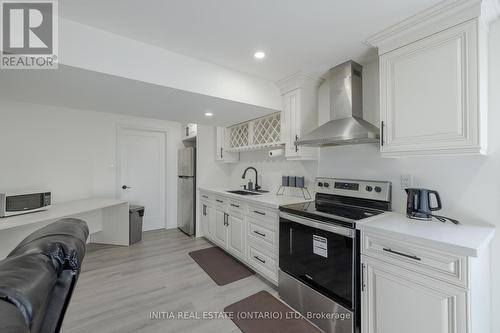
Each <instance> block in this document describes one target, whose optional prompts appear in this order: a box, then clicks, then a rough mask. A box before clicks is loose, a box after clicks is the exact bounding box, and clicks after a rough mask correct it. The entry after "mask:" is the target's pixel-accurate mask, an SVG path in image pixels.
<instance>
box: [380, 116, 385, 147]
mask: <svg viewBox="0 0 500 333" xmlns="http://www.w3.org/2000/svg"><path fill="white" fill-rule="evenodd" d="M384 126H385V123H384V121H382V122H381V123H380V145H381V146H383V145H384Z"/></svg>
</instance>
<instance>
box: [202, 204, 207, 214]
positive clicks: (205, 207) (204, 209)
mask: <svg viewBox="0 0 500 333" xmlns="http://www.w3.org/2000/svg"><path fill="white" fill-rule="evenodd" d="M203 216H207V205H203Z"/></svg>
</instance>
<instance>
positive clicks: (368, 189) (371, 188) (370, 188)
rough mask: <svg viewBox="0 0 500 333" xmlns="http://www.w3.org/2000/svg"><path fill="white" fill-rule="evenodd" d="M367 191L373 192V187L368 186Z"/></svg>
mask: <svg viewBox="0 0 500 333" xmlns="http://www.w3.org/2000/svg"><path fill="white" fill-rule="evenodd" d="M365 189H366V190H367V191H368V192H371V191H373V187H371V186H370V185H368V186H366V187H365Z"/></svg>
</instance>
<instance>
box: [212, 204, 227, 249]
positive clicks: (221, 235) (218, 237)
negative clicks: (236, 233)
mask: <svg viewBox="0 0 500 333" xmlns="http://www.w3.org/2000/svg"><path fill="white" fill-rule="evenodd" d="M214 224H215V234H214V237H213V238H212V239H213V240H214V241H215V243H217V244H218V245H220V246H221V247H223V248H226V247H227V228H226V212H225V211H224V209H222V208H220V207H216V208H215V214H214Z"/></svg>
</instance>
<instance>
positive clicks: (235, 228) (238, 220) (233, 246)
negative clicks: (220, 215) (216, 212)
mask: <svg viewBox="0 0 500 333" xmlns="http://www.w3.org/2000/svg"><path fill="white" fill-rule="evenodd" d="M228 232H229V238H228V249H229V251H230V252H232V253H233V254H234V255H235V256H237V257H240V258H242V259H244V258H245V223H244V218H243V217H239V216H233V215H229V217H228Z"/></svg>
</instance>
